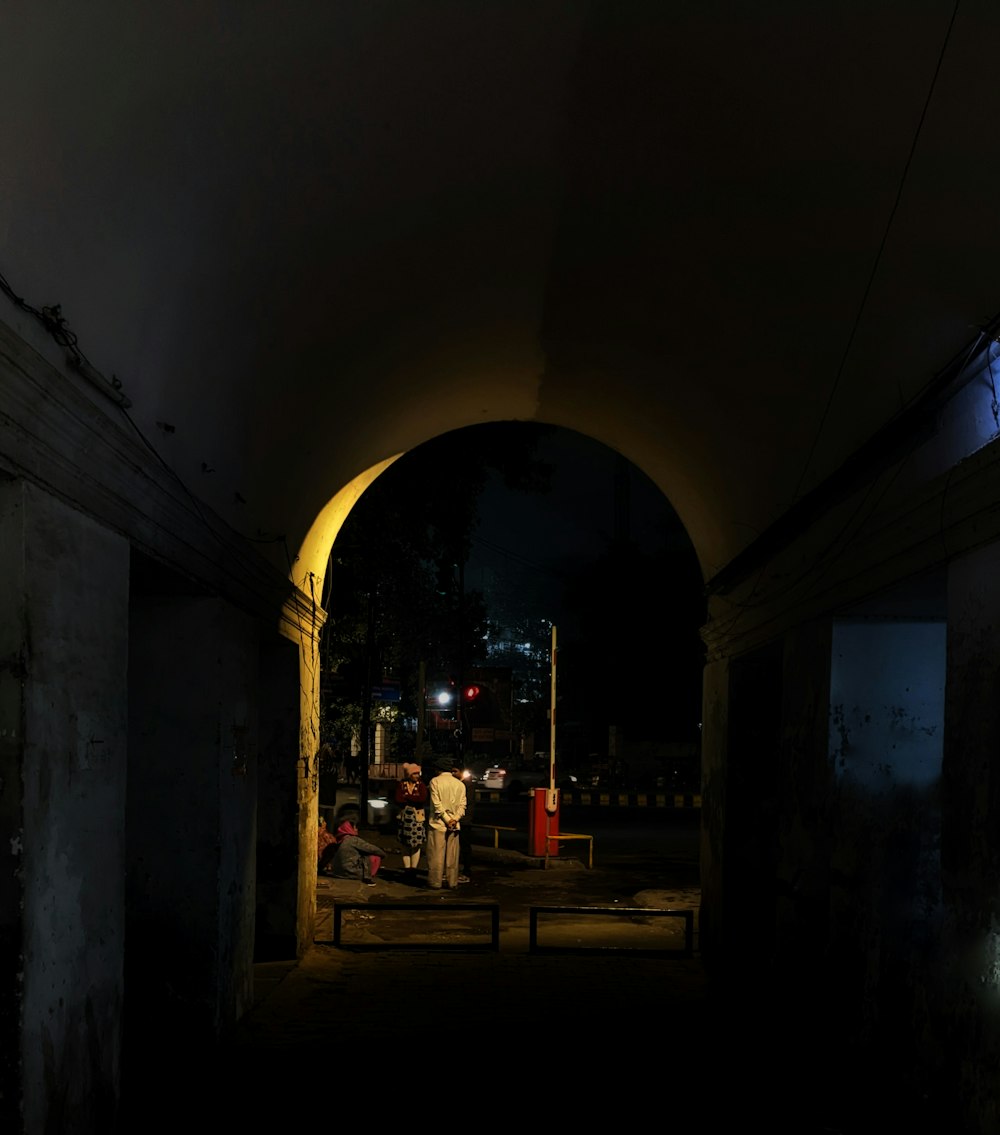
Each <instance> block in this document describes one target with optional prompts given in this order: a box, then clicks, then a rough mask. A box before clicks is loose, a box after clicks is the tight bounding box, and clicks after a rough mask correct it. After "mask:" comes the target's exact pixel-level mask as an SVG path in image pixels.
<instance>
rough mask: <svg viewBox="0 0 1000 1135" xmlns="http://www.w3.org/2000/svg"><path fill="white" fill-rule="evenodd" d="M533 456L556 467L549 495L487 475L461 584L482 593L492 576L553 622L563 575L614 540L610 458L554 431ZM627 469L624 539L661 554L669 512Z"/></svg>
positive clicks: (673, 521)
mask: <svg viewBox="0 0 1000 1135" xmlns="http://www.w3.org/2000/svg"><path fill="white" fill-rule="evenodd" d="M538 456H539V457H540V458H541V459H542V460H544V461H547V462H550V463H551V464H552V465H553V466H554V467H555V470H554V472H553V476H552V491H551V492H550V493H546V494H534V493H521V492H515V491H512V490H509V489H507V488H505V487H504V485H503V484H502V483H501V482H500V480H499V478H498V477H494V478H493V480H492V481H491V484H490V485H489V486H488V487H487V489H486V491H485V492H484V493H483V495H482V497H481V498H480V517H481V523H480V526H479V528H478V530H477V533H476V538H475V539H474V542H473V549H472V556H471V558H470V561H469V564H468V565H467V568H466V584H467V586H469V587H470V588H475V589H481V590H484V591H488V590H489V584H490V581H491V579H492V581H493V586H494V587H496V586H497V585H499V586H501V587H502V588H503V589H504V590H505V592H506V593H507V594H508V596H510V597H511V599H512V601H513V602H514V603H519V602H523V603H524V605H525V607H526V608H527V609H528V610H529V611H533V613H537V615H538V617H540V618H541V617H546V618H549V619H551V620H552V621H553V622H556V623H557V625H558V624H559V622H560V621H561V619H562V618H563V617H564V616H563V610H562V606H561V592H562V580H563V575H562V573H563V572H565V571H567V570H570V571H571V570H572V568H573V566H574V565H576V564H579V563H580V562H582V561H585V560H593V559H595V558H597V557H598V556H599V555H600V554H601V553H602V552H603V551H604V550H605V548H607V546H608V544H609V542H610V541H611V539H612V538H613V535H614V531H615V469H616V463H617V455H616V454H615V453H614V451H613V450H611V449H609V448H607V447H606V446H604V445H601V444H600V443H598V442H595V441H593V440H592V439H590V438H587V437H584V436H583V435H581V434H578V433H574V432H572V431H570V430H562V429H559V430H556V431H555V432H554V433H552V434H551V435H549V436H546V437H544V438H543V439H542V441H541V442H540V444H539V449H538ZM626 467H627V470H628V485H629V520H630V525H629V530H630V533H631V536H632V538H633V539H634V540H635V541H636V542H637V543H638V544H639V546H640V547H641V548H642V549H643V550H644V551H647V552H653V551H656V550H659V549H662V548H663V546H664V543H665V541H666V533H667V532H668V531H669V532H673V533H676V532H677V531H678V529H679V528H680V524H679V521H678V520H677V518H676V514H675V513H674V511H673V509H672V508H671V506H670V504H669V502H668V501H667V499H666V497H664V495H663V494H662V493H661V492H660V490H659V489H658V488H657V487H656V486H655V485H654V484H653V482H652V481H650V480H649V478H648V477H646V476H645V474H643V473H642V472H641V471H640V470H639V469H637V468H636V467H635V466H634V465H631V464H630V463H627V465H626Z"/></svg>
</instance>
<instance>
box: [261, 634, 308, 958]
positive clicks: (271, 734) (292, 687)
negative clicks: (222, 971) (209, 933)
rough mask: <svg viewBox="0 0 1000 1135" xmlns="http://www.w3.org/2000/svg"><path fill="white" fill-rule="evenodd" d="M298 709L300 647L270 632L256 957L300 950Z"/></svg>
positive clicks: (264, 667)
mask: <svg viewBox="0 0 1000 1135" xmlns="http://www.w3.org/2000/svg"><path fill="white" fill-rule="evenodd" d="M299 708H300V707H299V650H298V647H297V645H296V644H295V643H294V642H290V641H289V640H288V639H285V638H280V637H278V636H277V635H275V638H274V639H273V641H271V642H269V643H266V644H265V645H264V646H263V647H262V648H261V681H260V710H259V712H260V755H259V757H258V773H257V776H258V787H257V929H256V936H255V945H254V958H255V960H256V961H271V960H277V959H286V958H295V957H296V956H297V955H298V952H299V947H298V935H297V931H296V917H297V911H298V888H299V834H298V777H299ZM315 846H316V840H315V838H314V839H313V848H315ZM313 859H314V860H315V852H314V853H313ZM313 870H314V871H315V863H314V864H313Z"/></svg>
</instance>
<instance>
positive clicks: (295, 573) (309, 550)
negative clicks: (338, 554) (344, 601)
mask: <svg viewBox="0 0 1000 1135" xmlns="http://www.w3.org/2000/svg"><path fill="white" fill-rule="evenodd" d="M402 456H403V455H402V453H397V454H394V455H393V456H392V457H387V458H386V459H385V460H384V461H379V462H377V463H376V464H375V465H372V466H371V467H370V468H368V469H366V470H365V471H364V472H363V473H359V474H358V475H357V476H356V477H355V478H354V480H353V481H350V482H348V483H347V484H346V485H344V487H343V488H342V489H341V490H340V491H339V492H338V493H336V494H335V495H334V496H333V497H331V498H330V500H329V501H327V503H326V504H325V505H324V506H323V508H321V509H320V511H319V514H318V515H317V517H316V519H315V520H314V521H313V523H312V527H311V528H310V529H309V531H308V532H307V533H306V537H305V539H304V540H303V541H302V545H301V547H300V548H299V554H298V555H297V556H296V557H295V561H294V563H293V564H292V570H291V572H290V573H289V574H290V576H291V580H292V583H293V584H294V585H295V587H296V589H297V590H298V591H300V592H302V593H303V594H304V595H307V596H310V597H313V596H316V595H321V594H322V591H323V577H324V575H325V573H326V565H327V563H328V562H329V559H330V550H331V548H332V547H333V542H334V540H336V538H337V535H338V533H339V532H340V529H341V527H342V526H343V523H344V521H345V520H346V519H347V517H348V516H349V515H350V512H351V509H352V508H354V506H355V505H356V504H357V503H358V500H359V499H360V497H361V494H362V493H363V492H364V491H365V489H367V488H368V486H369V485H370V484H372V482H373V481H375V480H376V479H377V478H378V477H380V476H381V475H382V474H383V473H384V472H385V471H386V469H388V468H389V466H390V465H392V464H393V462H395V461H398V460H399V458H400V457H402Z"/></svg>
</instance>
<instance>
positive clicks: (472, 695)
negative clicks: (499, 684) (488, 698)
mask: <svg viewBox="0 0 1000 1135" xmlns="http://www.w3.org/2000/svg"><path fill="white" fill-rule="evenodd" d="M479 693H480V690H479V687H478V686H466V687H465V689H464V690H463V691H462V697H463V698H464V699H465V701H475V700H476V698H478V697H479Z"/></svg>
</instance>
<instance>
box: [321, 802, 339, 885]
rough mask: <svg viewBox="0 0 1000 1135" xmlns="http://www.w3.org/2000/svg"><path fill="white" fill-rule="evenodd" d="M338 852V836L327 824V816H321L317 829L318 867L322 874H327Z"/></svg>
mask: <svg viewBox="0 0 1000 1135" xmlns="http://www.w3.org/2000/svg"><path fill="white" fill-rule="evenodd" d="M336 854H337V837H336V836H335V835H334V834H333V832H331V831H330V829H329V828H328V827H327V826H326V817H325V816H320V818H319V826H318V828H317V831H316V855H317V863H316V869H317V870H318V871H319V873H320V874H321V875H323V874H325V873H326V871H327V869H328V868H329V866H330V863H331V862H332V860H333V857H334V855H336Z"/></svg>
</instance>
